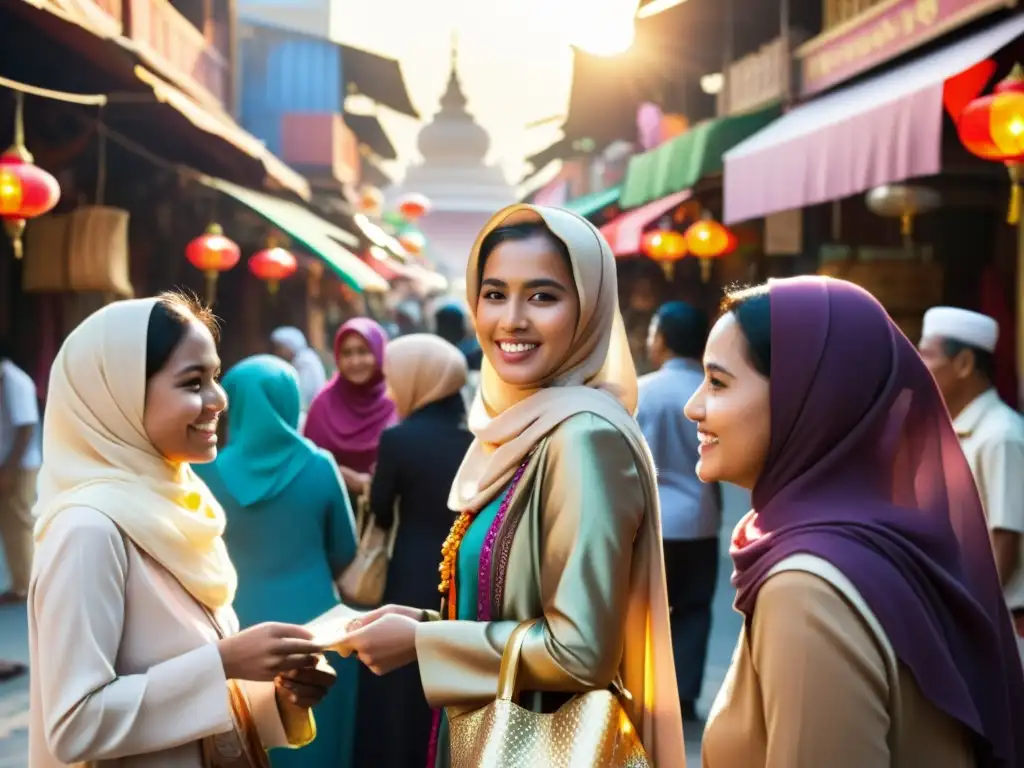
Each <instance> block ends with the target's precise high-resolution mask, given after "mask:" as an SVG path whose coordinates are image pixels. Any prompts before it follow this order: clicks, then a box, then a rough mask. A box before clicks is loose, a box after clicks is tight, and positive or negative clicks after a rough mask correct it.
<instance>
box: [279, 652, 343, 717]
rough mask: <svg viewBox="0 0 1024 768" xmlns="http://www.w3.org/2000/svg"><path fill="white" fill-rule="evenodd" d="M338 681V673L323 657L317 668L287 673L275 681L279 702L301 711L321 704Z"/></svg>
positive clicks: (294, 670) (305, 668)
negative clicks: (284, 702)
mask: <svg viewBox="0 0 1024 768" xmlns="http://www.w3.org/2000/svg"><path fill="white" fill-rule="evenodd" d="M337 681H338V673H337V672H335V671H334V667H332V666H331V665H330V663H329V662H328V661H327V659H326V658H324V657H323V656H321V657H320V658H319V660H318V661H317V665H316V666H315V667H303V668H302V669H293V670H292V671H290V672H285V673H283V674H281V675H278V677H277V678H276V679H275V680H274V683H275V684H276V685H277V698H278V701H279V702H280V701H286V702H288V703H289V704H292V705H294V706H296V707H300V708H301V709H310V708H311V707H315V706H316V705H317V704H319V703H320V702H321V701H322V700H323V698H324V696H326V695H327V692H328V691H330V689H331V686H332V685H334V684H335V683H336V682H337Z"/></svg>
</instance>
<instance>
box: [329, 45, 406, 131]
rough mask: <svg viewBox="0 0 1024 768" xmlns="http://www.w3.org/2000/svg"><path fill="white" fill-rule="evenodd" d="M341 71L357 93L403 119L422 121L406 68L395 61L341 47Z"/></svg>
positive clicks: (350, 47)
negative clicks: (413, 100) (405, 71)
mask: <svg viewBox="0 0 1024 768" xmlns="http://www.w3.org/2000/svg"><path fill="white" fill-rule="evenodd" d="M339 47H340V48H341V68H342V72H343V73H344V75H345V80H346V81H347V82H348V83H349V84H350V85H354V86H355V88H356V91H357V92H359V93H361V94H362V95H363V96H366V97H368V98H370V99H373V100H374V101H376V102H378V103H380V104H383V105H384V106H385V107H390V108H391V109H393V110H395V111H396V112H401V113H402V114H403V115H408V116H409V117H414V118H416V119H417V120H418V119H419V113H418V112H417V111H416V108H415V107H414V106H413V105H412V101H411V100H410V99H409V91H408V90H406V87H405V78H404V77H402V67H401V65H400V64H399V63H398V62H397V61H396V60H395V59H389V58H387V57H386V56H380V55H379V54H376V53H370V52H369V51H364V50H361V49H359V48H353V47H352V46H349V45H341V46H339Z"/></svg>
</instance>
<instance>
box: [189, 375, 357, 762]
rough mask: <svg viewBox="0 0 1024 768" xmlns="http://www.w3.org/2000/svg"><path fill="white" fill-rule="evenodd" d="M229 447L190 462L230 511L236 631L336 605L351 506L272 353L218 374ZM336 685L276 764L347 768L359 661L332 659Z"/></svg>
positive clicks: (349, 553) (348, 554) (350, 546)
mask: <svg viewBox="0 0 1024 768" xmlns="http://www.w3.org/2000/svg"><path fill="white" fill-rule="evenodd" d="M224 389H225V390H226V391H227V394H228V400H229V404H230V407H229V410H228V435H227V446H226V447H225V448H223V449H222V450H221V451H220V455H219V456H218V457H217V460H216V461H215V462H213V463H212V464H206V465H202V466H196V467H193V469H194V470H195V471H196V472H197V473H198V474H199V476H200V477H202V479H203V480H205V481H206V484H207V485H208V486H209V487H210V490H211V491H213V493H214V495H215V496H216V497H217V500H218V501H219V502H220V503H221V506H223V507H224V511H225V512H226V513H227V518H228V522H227V530H226V532H225V534H224V540H225V542H226V543H227V547H228V552H229V553H230V555H231V560H232V561H233V562H234V564H235V568H236V569H237V570H238V594H237V596H236V598H235V610H236V611H237V612H238V618H239V621H240V622H241V624H242V626H243V627H247V626H250V625H252V624H258V623H260V622H263V621H283V622H289V623H293V624H304V623H305V622H307V621H309V620H311V619H313V618H315V617H317V616H319V615H320V614H322V613H324V612H325V611H328V610H330V609H331V608H333V607H334V606H335V605H337V604H338V595H337V592H336V590H335V587H334V579H335V577H336V576H337V575H338V574H340V573H341V571H342V570H343V569H344V568H345V566H347V565H348V564H349V563H350V562H351V560H352V558H353V556H354V555H355V551H356V539H355V525H354V522H353V519H352V508H351V507H350V505H349V500H348V494H347V493H346V492H345V488H344V483H343V481H342V480H341V477H340V475H339V474H338V468H337V465H336V464H335V462H334V459H333V458H332V457H331V455H330V454H329V453H327V452H326V451H322V450H320V449H319V448H317V447H316V446H314V445H313V444H312V443H311V442H310V441H309V440H307V439H306V438H304V437H302V435H300V434H299V432H298V430H297V427H298V423H299V412H300V396H299V386H298V380H297V377H296V375H295V371H294V370H293V369H292V368H291V366H289V365H288V364H287V363H285V362H284V361H282V360H279V359H278V358H276V357H273V356H271V355H257V356H256V357H250V358H247V359H246V360H243V361H242V362H240V363H239V364H238V365H236V366H235V367H234V368H232V369H231V370H230V371H228V374H227V375H226V376H225V377H224ZM331 663H332V665H333V666H334V668H335V669H336V670H337V671H338V684H337V685H335V686H334V688H333V689H332V690H331V692H330V693H329V694H328V695H327V697H326V698H325V699H324V700H323V702H322V703H321V704H320V705H319V706H317V707H316V708H315V710H314V712H315V715H316V720H317V726H318V727H317V736H316V739H315V740H314V741H313V743H312V744H310V745H309V746H307V747H304V748H302V749H300V750H295V751H290V750H275V751H273V752H272V753H271V763H272V765H273V768H292V767H293V766H295V767H296V768H298V767H299V766H302V767H303V768H319V766H324V768H348V766H351V765H352V743H353V736H354V734H353V724H354V723H355V706H356V680H357V666H356V664H357V662H355V661H354V660H352V659H340V658H339V657H337V656H334V657H333V658H332V659H331Z"/></svg>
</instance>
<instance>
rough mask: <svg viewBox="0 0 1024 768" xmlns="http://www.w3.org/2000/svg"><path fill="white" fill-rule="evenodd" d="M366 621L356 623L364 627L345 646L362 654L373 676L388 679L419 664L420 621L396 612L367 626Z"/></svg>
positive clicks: (351, 634) (346, 639)
mask: <svg viewBox="0 0 1024 768" xmlns="http://www.w3.org/2000/svg"><path fill="white" fill-rule="evenodd" d="M388 607H389V608H390V607H398V606H388ZM379 610H383V609H379ZM420 613H422V611H421V612H420ZM365 621H366V617H364V618H362V619H356V621H354V622H352V623H353V624H355V623H357V622H362V623H363V626H362V629H357V630H355V631H354V632H350V633H349V634H348V635H346V636H345V645H346V646H347V647H349V648H351V649H352V650H353V651H355V653H356V654H358V656H359V660H360V661H361V662H363V664H365V665H366V666H367V667H369V668H370V671H371V672H373V673H374V674H375V675H386V674H387V673H388V672H391V671H393V670H395V669H398V668H399V667H404V666H405V665H406V664H411V663H412V662H414V661H416V626H417V625H418V624H419V621H418V620H417V619H414V618H410V617H409V616H407V615H402V614H400V613H395V612H392V613H388V614H386V615H383V616H380V617H378V618H376V619H375V620H374V621H372V622H371V623H369V624H365ZM350 626H351V625H350Z"/></svg>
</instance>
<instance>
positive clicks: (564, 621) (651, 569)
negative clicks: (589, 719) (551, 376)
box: [416, 409, 686, 768]
mask: <svg viewBox="0 0 1024 768" xmlns="http://www.w3.org/2000/svg"><path fill="white" fill-rule="evenodd" d="M620 411H621V409H620ZM621 413H622V414H623V418H624V419H625V418H628V416H626V415H625V411H621ZM639 452H642V453H639ZM638 456H643V457H645V458H638ZM652 488H653V474H652V472H651V469H650V459H649V457H648V456H647V454H646V445H645V444H643V443H640V444H639V446H638V445H637V444H635V443H634V442H632V441H631V440H630V439H629V438H628V437H626V435H625V434H624V431H623V430H622V429H621V428H620V427H619V426H618V425H613V424H612V423H609V421H608V420H606V419H605V418H603V417H602V416H598V415H595V414H592V413H579V414H576V415H574V416H572V417H570V418H568V419H567V420H565V421H564V422H563V423H562V424H561V425H559V426H558V428H557V429H555V430H554V431H553V432H552V433H551V434H550V435H549V436H548V437H546V438H545V439H543V440H542V441H541V442H540V443H539V445H538V447H537V451H536V453H535V454H534V456H533V458H532V459H531V460H530V463H529V465H528V467H527V469H526V472H525V473H524V475H523V479H522V480H521V481H520V484H519V487H518V488H517V490H516V492H515V495H514V497H513V498H512V500H511V503H510V505H509V509H508V513H507V517H506V520H507V521H509V522H508V524H509V525H512V524H515V525H516V528H515V534H514V537H513V538H512V544H511V549H510V551H509V554H508V567H507V569H506V570H507V578H506V582H505V591H504V598H503V601H502V605H501V611H500V614H499V616H498V617H497V618H498V620H496V621H490V622H473V621H429V622H424V623H421V624H420V625H419V627H418V628H417V632H416V650H417V657H418V660H419V668H420V676H421V678H422V681H423V687H424V691H425V693H426V696H427V699H428V700H429V701H430V703H431V705H432V706H435V707H448V708H449V715H450V716H454V715H457V714H461V713H463V712H466V711H468V710H472V709H476V708H479V707H482V706H484V705H486V704H487V703H488V702H490V701H493V700H494V696H495V691H496V690H497V689H498V676H499V670H500V666H501V658H502V652H503V650H504V648H505V644H506V642H507V640H508V638H509V636H510V635H511V633H512V631H513V629H515V627H516V626H517V625H518V624H519V623H520V622H522V621H525V620H527V619H536V618H538V617H543V618H544V621H543V623H542V624H541V629H540V630H538V631H534V632H531V633H530V636H529V637H528V638H527V639H526V641H525V643H524V647H523V652H522V657H521V665H520V667H519V675H520V687H521V688H522V689H523V690H528V691H563V692H571V693H579V692H582V691H587V690H601V689H606V688H607V687H608V686H609V685H610V684H611V683H612V682H613V680H614V679H615V678H616V676H617V675H618V676H619V677H620V679H621V681H622V683H623V685H624V686H625V688H626V689H627V690H628V691H629V692H630V693H631V694H632V701H631V702H630V703H629V705H628V706H627V707H626V710H627V713H628V714H629V716H630V719H631V720H632V722H633V724H634V726H635V727H636V729H637V731H638V732H639V734H640V736H641V739H642V742H643V744H644V748H645V749H646V751H647V754H648V755H650V757H651V760H652V762H653V764H654V765H656V766H666V767H671V768H683V767H684V766H685V765H686V755H685V748H684V744H683V733H682V719H681V717H680V714H679V698H678V693H677V690H676V686H675V667H674V665H673V662H672V656H671V647H669V648H668V652H669V653H668V656H667V657H665V656H661V655H658V654H657V653H656V652H652V645H654V643H655V637H654V634H655V633H657V634H658V635H660V638H659V639H661V640H664V642H665V643H666V644H667V643H668V642H669V640H670V635H669V628H668V605H667V601H666V599H665V595H664V575H663V567H664V566H663V561H662V559H661V558H662V556H661V541H660V530H659V525H658V517H657V506H656V505H657V495H656V494H655V493H653V492H652ZM495 557H496V559H497V557H498V555H497V554H496V555H495ZM652 573H660V574H661V577H660V583H659V582H658V581H656V580H652V577H651V574H652Z"/></svg>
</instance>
